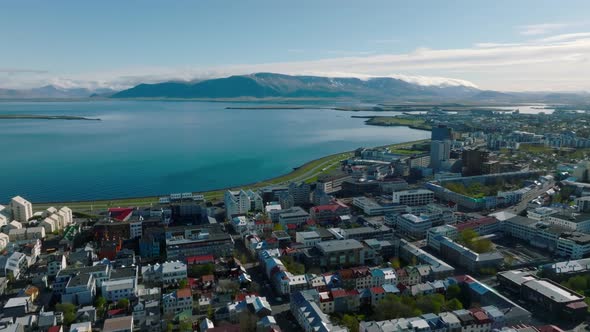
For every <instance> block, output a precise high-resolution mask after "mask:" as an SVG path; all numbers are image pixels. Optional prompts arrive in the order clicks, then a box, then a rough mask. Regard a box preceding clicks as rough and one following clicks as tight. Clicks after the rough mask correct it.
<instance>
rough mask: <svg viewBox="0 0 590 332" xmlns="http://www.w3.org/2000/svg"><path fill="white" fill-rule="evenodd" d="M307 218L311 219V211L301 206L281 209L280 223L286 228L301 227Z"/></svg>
mask: <svg viewBox="0 0 590 332" xmlns="http://www.w3.org/2000/svg"><path fill="white" fill-rule="evenodd" d="M307 220H309V213H307V212H305V210H303V209H302V208H300V207H299V206H295V207H292V208H290V209H286V210H281V211H280V213H279V224H281V226H283V228H284V229H292V228H294V229H299V228H301V227H302V225H303V224H304V223H305V222H306V221H307ZM289 225H291V226H289Z"/></svg>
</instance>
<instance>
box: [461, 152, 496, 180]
mask: <svg viewBox="0 0 590 332" xmlns="http://www.w3.org/2000/svg"><path fill="white" fill-rule="evenodd" d="M489 157H490V153H489V152H488V151H485V150H463V153H462V155H461V159H462V160H463V169H462V173H463V175H464V176H473V175H482V174H483V173H484V172H483V164H484V163H486V162H488V161H489Z"/></svg>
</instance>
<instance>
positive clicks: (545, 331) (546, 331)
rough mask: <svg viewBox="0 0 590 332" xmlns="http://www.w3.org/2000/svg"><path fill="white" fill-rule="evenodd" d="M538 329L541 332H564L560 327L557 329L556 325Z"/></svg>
mask: <svg viewBox="0 0 590 332" xmlns="http://www.w3.org/2000/svg"><path fill="white" fill-rule="evenodd" d="M538 329H539V331H541V332H563V330H562V329H560V328H559V327H557V326H555V325H545V326H539V327H538Z"/></svg>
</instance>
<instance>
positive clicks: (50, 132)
mask: <svg viewBox="0 0 590 332" xmlns="http://www.w3.org/2000/svg"><path fill="white" fill-rule="evenodd" d="M242 105H247V106H249V107H251V106H252V105H253V104H252V103H247V104H244V103H229V102H193V101H190V102H189V101H182V102H174V101H108V100H107V101H83V102H2V103H0V114H35V115H51V116H57V115H68V116H80V117H88V118H100V119H101V121H75V120H44V119H14V120H4V121H2V122H0V149H1V151H2V152H3V158H2V159H3V162H2V166H0V201H7V200H8V199H9V198H10V197H12V196H14V195H17V194H20V195H26V197H28V198H29V199H30V200H31V201H34V202H35V201H36V202H40V201H56V200H58V201H77V200H93V199H108V198H125V197H138V196H152V195H160V194H168V193H171V192H186V191H205V190H211V189H215V188H223V187H228V186H238V185H241V184H246V183H252V182H256V181H261V180H264V179H267V178H270V177H274V176H279V175H282V174H286V173H288V172H290V171H291V170H292V169H293V167H297V166H300V165H302V164H304V163H306V162H308V161H310V160H313V159H316V158H319V157H322V156H325V155H329V154H333V153H338V152H342V151H348V150H353V149H355V148H357V147H360V146H365V147H369V146H378V145H385V144H391V143H398V142H405V141H412V140H418V139H423V138H428V137H429V136H430V133H429V132H426V131H419V130H414V129H409V128H406V127H377V126H367V125H365V124H364V119H359V118H351V115H356V116H358V115H375V113H374V112H354V113H352V112H342V111H335V110H330V109H324V108H321V109H320V108H319V107H318V108H304V109H281V110H278V109H267V108H261V109H225V108H226V107H228V106H232V107H235V106H242ZM260 105H264V104H260ZM261 107H262V106H261ZM322 107H323V105H322ZM387 113H389V112H387ZM380 114H383V113H380Z"/></svg>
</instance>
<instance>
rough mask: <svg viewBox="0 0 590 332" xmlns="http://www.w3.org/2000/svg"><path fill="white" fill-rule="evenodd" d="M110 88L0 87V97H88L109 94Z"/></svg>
mask: <svg viewBox="0 0 590 332" xmlns="http://www.w3.org/2000/svg"><path fill="white" fill-rule="evenodd" d="M114 92H115V91H114V90H111V89H96V90H89V89H85V88H71V89H68V88H61V87H56V86H54V85H46V86H42V87H40V88H33V89H25V90H17V89H0V99H35V98H48V99H54V98H55V99H59V98H88V97H90V96H92V95H97V96H98V95H105V96H110V95H112V94H113V93H114Z"/></svg>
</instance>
